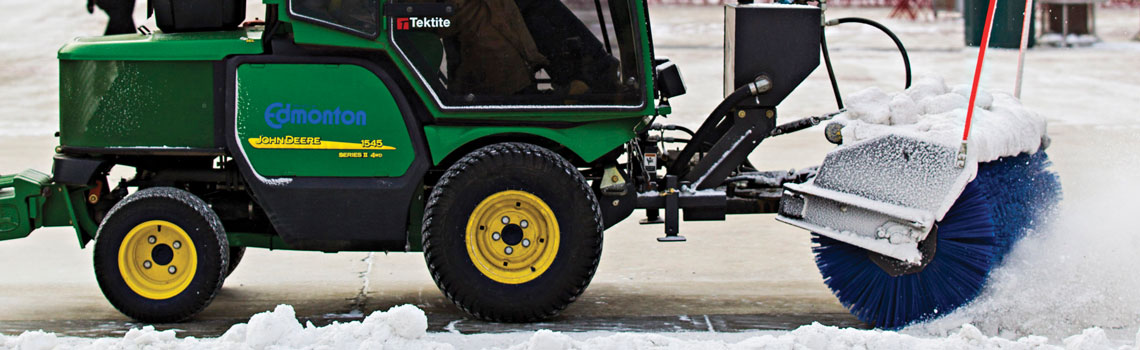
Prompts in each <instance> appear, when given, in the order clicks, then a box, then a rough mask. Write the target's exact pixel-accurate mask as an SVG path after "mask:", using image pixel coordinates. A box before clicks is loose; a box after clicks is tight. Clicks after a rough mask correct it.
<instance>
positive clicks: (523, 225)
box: [519, 220, 530, 228]
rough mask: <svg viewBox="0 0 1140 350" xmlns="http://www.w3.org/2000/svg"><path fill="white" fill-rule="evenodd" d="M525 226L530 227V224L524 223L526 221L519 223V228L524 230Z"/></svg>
mask: <svg viewBox="0 0 1140 350" xmlns="http://www.w3.org/2000/svg"><path fill="white" fill-rule="evenodd" d="M527 226H530V223H529V222H526V220H523V221H522V222H520V223H519V227H522V228H526V227H527Z"/></svg>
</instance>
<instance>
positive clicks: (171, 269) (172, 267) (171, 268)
mask: <svg viewBox="0 0 1140 350" xmlns="http://www.w3.org/2000/svg"><path fill="white" fill-rule="evenodd" d="M166 272H169V273H170V274H171V275H173V274H174V273H175V272H178V269H176V268H174V266H171V267H169V268H167V269H166Z"/></svg>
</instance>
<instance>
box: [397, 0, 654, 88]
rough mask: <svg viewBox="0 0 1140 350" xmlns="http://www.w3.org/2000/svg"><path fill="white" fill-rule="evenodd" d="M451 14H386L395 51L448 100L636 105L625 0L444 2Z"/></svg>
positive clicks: (636, 77) (636, 75) (636, 85)
mask: <svg viewBox="0 0 1140 350" xmlns="http://www.w3.org/2000/svg"><path fill="white" fill-rule="evenodd" d="M448 3H449V4H452V5H454V6H455V8H456V11H455V13H454V14H453V15H451V16H448V17H447V18H435V17H410V18H409V17H395V16H394V17H392V18H391V21H392V24H391V28H392V39H393V41H394V42H395V44H396V47H397V48H398V49H399V50H400V53H401V55H403V57H404V58H405V60H406V61H407V62H408V63H410V64H411V65H412V66H413V68H415V70H416V71H417V73H418V74H419V75H420V77H421V78H422V79H423V81H424V82H425V83H426V84H427V85H428V86H429V87H430V88H431V89H432V90H433V91H434V95H435V96H436V98H437V99H438V101H439V102H440V103H441V104H443V105H444V106H459V107H461V106H475V105H478V106H511V105H529V106H534V105H538V106H553V107H558V106H571V105H604V106H613V107H622V106H631V107H632V106H638V105H640V104H641V103H642V102H643V97H642V96H643V95H642V90H643V85H644V84H643V83H642V82H641V81H640V80H641V77H640V74H642V72H641V71H640V69H639V68H637V67H639V65H638V57H639V55H638V54H637V52H638V51H637V50H636V48H637V47H638V46H637V43H636V42H635V40H636V36H635V35H634V33H636V27H634V23H633V20H632V18H631V13H632V11H631V10H629V9H628V8H627V7H629V6H630V3H629V2H628V0H614V1H612V2H611V1H605V0H603V1H599V2H595V1H592V0H564V1H560V0H449V1H448Z"/></svg>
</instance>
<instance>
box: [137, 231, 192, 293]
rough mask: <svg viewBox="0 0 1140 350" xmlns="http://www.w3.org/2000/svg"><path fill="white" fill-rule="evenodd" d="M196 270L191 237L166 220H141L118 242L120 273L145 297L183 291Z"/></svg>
mask: <svg viewBox="0 0 1140 350" xmlns="http://www.w3.org/2000/svg"><path fill="white" fill-rule="evenodd" d="M197 270H198V251H197V250H196V249H194V241H193V240H191V239H190V235H187V234H186V231H184V230H182V228H181V227H178V225H175V224H173V223H171V222H169V221H163V220H151V221H147V222H144V223H141V224H139V225H138V226H135V228H133V229H131V231H130V232H128V233H127V236H126V237H124V238H123V243H122V244H120V245H119V273H120V274H122V276H123V281H126V283H127V286H129V287H130V288H131V290H133V291H134V292H135V293H137V294H138V295H140V296H143V297H145V298H148V299H154V300H163V299H169V298H171V297H174V296H175V295H178V293H182V291H184V290H186V287H187V286H189V285H190V281H191V280H193V279H194V273H195V272H197Z"/></svg>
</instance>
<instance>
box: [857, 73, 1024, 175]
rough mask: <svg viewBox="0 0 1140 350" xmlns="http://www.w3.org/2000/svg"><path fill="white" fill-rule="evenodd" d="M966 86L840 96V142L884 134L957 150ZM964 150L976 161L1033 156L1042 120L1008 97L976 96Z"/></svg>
mask: <svg viewBox="0 0 1140 350" xmlns="http://www.w3.org/2000/svg"><path fill="white" fill-rule="evenodd" d="M969 98H970V86H968V85H958V86H955V87H954V88H950V87H949V86H947V85H946V83H945V81H943V80H942V78H940V77H925V78H922V79H919V80H918V81H917V82H915V83H914V84H912V85H911V87H910V88H909V89H907V90H906V91H903V92H899V93H895V94H887V93H885V92H883V91H882V90H880V89H879V88H869V89H866V90H863V91H860V92H857V93H855V94H852V95H849V96H846V97H845V98H844V102H845V103H846V107H847V112H845V113H843V114H842V115H840V116H839V118H838V120H839V121H841V122H843V123H844V124H846V126H845V127H844V128H843V142H844V143H852V142H858V141H862V140H866V139H870V138H874V137H877V136H881V135H885V134H901V135H905V136H912V137H916V138H920V139H924V140H928V141H932V142H937V143H940V144H945V145H947V146H950V147H958V146H959V145H960V144H961V140H962V128H963V126H965V124H966V108H967V107H968V102H969ZM975 102H976V106H975V107H974V117H973V120H972V123H973V130H971V132H970V145H969V147H970V148H969V151H970V152H971V153H974V154H975V155H976V156H977V158H978V161H979V162H987V161H991V160H995V159H997V158H1000V157H1005V156H1016V155H1018V154H1020V153H1023V152H1027V153H1033V152H1036V151H1037V150H1038V149H1039V148H1040V146H1041V142H1042V139H1043V138H1044V137H1045V118H1044V117H1042V116H1040V115H1038V114H1037V113H1034V112H1031V111H1029V110H1027V109H1025V107H1023V106H1022V105H1021V102H1020V101H1018V100H1017V99H1016V98H1014V97H1013V96H1012V95H1009V94H1004V93H995V94H990V93H987V92H985V91H978V96H977V99H976V101H975Z"/></svg>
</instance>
